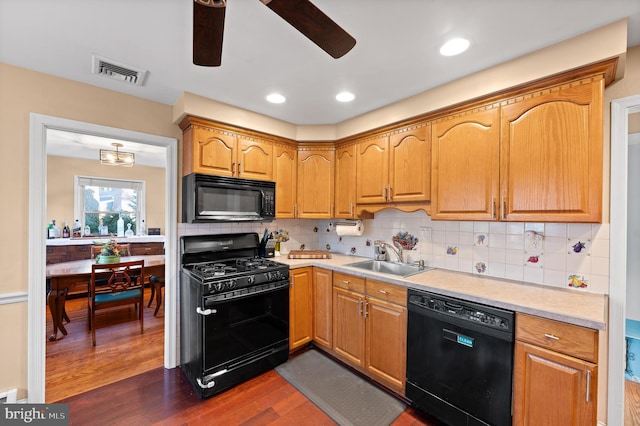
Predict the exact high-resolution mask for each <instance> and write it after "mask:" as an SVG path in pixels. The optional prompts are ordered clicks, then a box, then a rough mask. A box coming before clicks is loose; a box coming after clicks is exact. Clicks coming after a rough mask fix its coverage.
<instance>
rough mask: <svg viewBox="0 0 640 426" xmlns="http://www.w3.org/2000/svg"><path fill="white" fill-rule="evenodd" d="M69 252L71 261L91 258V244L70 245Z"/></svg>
mask: <svg viewBox="0 0 640 426" xmlns="http://www.w3.org/2000/svg"><path fill="white" fill-rule="evenodd" d="M68 252H69V255H68V256H69V257H68V259H69V260H70V261H72V260H83V259H91V245H89V244H83V245H78V246H75V245H73V246H69V247H68Z"/></svg>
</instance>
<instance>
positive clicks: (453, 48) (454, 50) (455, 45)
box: [440, 38, 469, 56]
mask: <svg viewBox="0 0 640 426" xmlns="http://www.w3.org/2000/svg"><path fill="white" fill-rule="evenodd" d="M468 47H469V40H467V39H464V38H454V39H452V40H449V41H448V42H446V43H445V44H443V45H442V47H441V48H440V54H441V55H443V56H454V55H459V54H460V53H462V52H464V51H465V50H467V48H468Z"/></svg>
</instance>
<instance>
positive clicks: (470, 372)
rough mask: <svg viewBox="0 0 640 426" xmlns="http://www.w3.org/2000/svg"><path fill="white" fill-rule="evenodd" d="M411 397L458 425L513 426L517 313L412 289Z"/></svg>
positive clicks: (408, 393)
mask: <svg viewBox="0 0 640 426" xmlns="http://www.w3.org/2000/svg"><path fill="white" fill-rule="evenodd" d="M408 299H409V300H408V309H409V314H408V336H407V385H406V396H407V398H409V399H410V400H411V401H412V405H413V406H414V407H416V408H418V409H419V410H422V411H424V412H426V413H428V414H430V415H432V416H434V417H436V418H438V419H440V420H441V421H443V422H445V423H447V424H449V425H452V426H462V425H469V426H471V425H495V426H507V425H511V416H512V410H511V406H512V376H513V336H514V329H515V328H514V317H515V315H514V313H513V312H512V311H507V310H504V309H500V308H495V307H491V306H486V305H481V304H478V303H473V302H467V301H463V300H460V299H454V298H451V297H447V296H441V295H436V294H432V293H427V292H424V291H418V290H414V289H409V291H408Z"/></svg>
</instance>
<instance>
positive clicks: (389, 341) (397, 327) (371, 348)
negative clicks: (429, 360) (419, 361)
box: [366, 298, 407, 394]
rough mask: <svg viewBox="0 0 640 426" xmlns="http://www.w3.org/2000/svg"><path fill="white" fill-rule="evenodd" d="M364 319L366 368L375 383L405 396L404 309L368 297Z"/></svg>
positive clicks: (405, 341) (405, 347)
mask: <svg viewBox="0 0 640 426" xmlns="http://www.w3.org/2000/svg"><path fill="white" fill-rule="evenodd" d="M366 316H367V319H366V324H367V327H366V329H367V331H366V336H367V338H366V356H367V358H366V360H367V362H366V369H367V371H368V372H369V373H371V374H372V375H374V376H375V377H376V379H377V380H379V381H381V382H382V383H384V384H386V385H387V386H389V387H391V388H393V389H395V390H396V391H398V392H400V393H401V394H404V383H405V378H406V365H407V354H406V352H407V308H405V307H403V306H399V305H396V304H393V303H389V302H385V301H382V300H378V299H375V298H367V304H366Z"/></svg>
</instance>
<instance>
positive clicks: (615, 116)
mask: <svg viewBox="0 0 640 426" xmlns="http://www.w3.org/2000/svg"><path fill="white" fill-rule="evenodd" d="M636 112H640V95H634V96H629V97H626V98H621V99H616V100H613V101H612V102H611V185H610V188H611V216H610V224H611V225H610V235H609V237H610V240H609V366H608V367H609V368H608V370H609V371H608V375H609V381H608V392H607V393H608V401H607V405H608V410H607V413H608V415H607V424H610V425H622V424H624V380H625V379H624V370H625V350H624V349H625V345H624V338H625V317H626V312H627V309H626V298H627V187H628V185H627V179H628V168H629V160H628V150H629V114H633V113H636Z"/></svg>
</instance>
